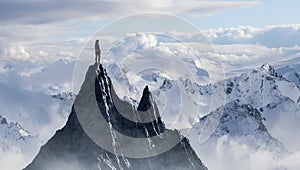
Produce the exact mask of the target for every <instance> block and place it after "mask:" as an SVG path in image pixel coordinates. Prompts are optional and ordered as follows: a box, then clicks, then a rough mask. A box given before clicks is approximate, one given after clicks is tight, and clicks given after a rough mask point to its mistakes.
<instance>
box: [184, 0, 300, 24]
mask: <svg viewBox="0 0 300 170" xmlns="http://www.w3.org/2000/svg"><path fill="white" fill-rule="evenodd" d="M259 2H260V3H259V4H258V5H257V6H254V7H250V8H238V9H231V10H226V11H223V12H220V13H216V14H215V15H212V16H209V17H199V18H193V17H189V18H190V19H189V20H190V21H191V22H192V23H195V24H196V25H197V26H198V27H199V28H200V29H209V28H217V27H236V26H239V25H246V26H253V27H263V26H268V25H282V24H299V23H300V18H299V15H300V12H299V6H300V1H288V2H287V1H283V0H265V1H259Z"/></svg>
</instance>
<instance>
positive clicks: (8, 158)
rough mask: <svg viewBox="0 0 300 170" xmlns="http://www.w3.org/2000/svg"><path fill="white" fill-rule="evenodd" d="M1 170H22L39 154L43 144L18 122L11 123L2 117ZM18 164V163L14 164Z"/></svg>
mask: <svg viewBox="0 0 300 170" xmlns="http://www.w3.org/2000/svg"><path fill="white" fill-rule="evenodd" d="M0 139H1V140H0V169H21V168H24V167H25V166H26V165H27V164H28V162H30V161H32V159H33V157H34V156H35V155H36V154H37V152H38V149H39V148H38V147H36V146H40V145H41V142H40V141H39V139H38V136H32V135H30V133H28V132H27V131H26V130H25V129H23V128H22V126H21V125H20V124H19V123H18V122H9V121H7V119H6V118H5V117H3V116H1V115H0ZM13 161H14V162H17V163H13Z"/></svg>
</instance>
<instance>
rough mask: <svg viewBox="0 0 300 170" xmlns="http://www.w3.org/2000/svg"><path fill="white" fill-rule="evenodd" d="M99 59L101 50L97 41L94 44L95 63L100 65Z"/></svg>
mask: <svg viewBox="0 0 300 170" xmlns="http://www.w3.org/2000/svg"><path fill="white" fill-rule="evenodd" d="M100 57H101V50H100V45H99V40H96V42H95V62H96V63H100Z"/></svg>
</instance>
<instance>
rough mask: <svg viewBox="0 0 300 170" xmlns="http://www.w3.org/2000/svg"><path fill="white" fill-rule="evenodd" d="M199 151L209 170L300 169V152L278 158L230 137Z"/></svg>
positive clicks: (224, 137) (200, 147) (205, 146)
mask: <svg viewBox="0 0 300 170" xmlns="http://www.w3.org/2000/svg"><path fill="white" fill-rule="evenodd" d="M196 147H197V151H198V155H199V157H200V158H201V159H202V161H203V162H204V164H205V165H206V166H207V167H208V169H215V170H221V169H222V170H231V169H245V168H246V167H247V169H250V170H252V169H253V170H254V169H255V170H274V169H288V170H297V169H299V167H300V163H299V159H300V151H298V152H295V153H291V154H286V155H282V156H277V155H275V154H274V153H272V152H271V151H267V150H262V149H258V150H256V149H254V148H251V147H249V146H248V145H245V144H243V143H242V142H240V140H239V139H234V138H230V137H228V136H223V137H220V138H219V139H218V140H217V142H216V144H205V145H198V146H196Z"/></svg>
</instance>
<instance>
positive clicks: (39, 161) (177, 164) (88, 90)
mask: <svg viewBox="0 0 300 170" xmlns="http://www.w3.org/2000/svg"><path fill="white" fill-rule="evenodd" d="M95 70H97V73H98V75H96V73H95ZM92 84H93V85H92ZM95 92H96V93H95ZM95 100H96V101H97V102H96V103H95V104H96V105H97V106H98V108H99V109H98V110H97V112H94V111H93V110H92V108H90V106H91V105H92V104H93V102H91V101H95ZM81 102H82V103H83V104H84V105H85V107H84V108H83V110H85V112H84V114H85V115H86V114H89V113H94V114H96V115H98V116H99V117H102V116H103V117H104V119H105V121H106V122H105V124H108V125H110V126H109V127H113V129H115V130H114V132H113V130H112V129H111V131H109V132H106V133H108V134H109V135H110V138H104V136H105V135H106V134H102V135H103V136H102V137H101V136H98V137H99V139H100V140H102V142H108V143H110V145H111V147H113V148H115V147H117V146H119V145H120V143H121V142H122V141H120V140H121V139H120V138H118V136H115V134H116V133H117V132H118V133H122V134H125V135H127V136H131V137H132V138H145V139H148V140H147V141H149V143H147V146H145V148H136V149H137V150H136V151H135V150H134V149H133V150H131V151H132V152H139V151H138V150H141V151H143V150H149V153H151V151H152V150H154V149H155V148H156V146H159V143H155V141H152V138H150V137H151V136H157V135H158V136H160V135H163V133H164V132H166V131H168V132H170V134H173V135H174V136H173V137H175V138H174V139H182V140H181V141H180V142H179V143H178V144H177V145H176V146H174V147H172V148H170V150H168V151H166V152H164V153H161V154H156V156H151V157H144V158H138V157H136V158H126V157H125V156H121V155H117V154H114V153H116V152H113V153H112V152H108V151H106V150H104V149H103V148H101V147H100V146H99V145H97V144H96V143H95V141H93V140H92V139H91V136H88V134H87V133H89V132H87V131H85V130H86V129H85V130H84V128H83V127H82V121H81V123H80V120H81V116H82V113H80V114H78V113H76V112H79V111H82V110H80V108H79V109H78V107H76V104H80V103H81ZM74 103H75V105H74V106H73V109H72V112H71V114H70V116H69V119H68V122H67V124H66V125H65V127H64V128H63V129H61V130H59V131H57V132H56V134H55V135H54V136H53V137H52V138H51V139H50V140H49V141H48V142H47V144H46V145H44V146H43V147H42V148H41V150H40V152H39V154H38V155H37V156H36V158H35V159H34V160H33V162H32V163H31V164H30V165H29V166H28V167H27V168H25V169H26V170H35V169H37V170H44V169H89V170H90V169H145V170H146V169H147V170H148V169H172V170H173V169H175V170H176V169H178V170H179V169H206V168H205V166H204V165H203V164H202V162H201V160H200V159H199V158H198V157H197V156H196V154H195V152H194V151H193V149H192V148H191V146H190V144H189V142H188V140H187V139H186V138H184V137H182V136H180V135H179V133H178V131H176V130H175V131H170V130H168V129H166V128H165V127H164V124H163V122H162V120H161V119H160V117H159V115H157V112H156V111H157V108H156V106H155V103H154V101H153V99H152V95H151V93H150V92H149V89H148V88H147V87H146V88H145V89H144V92H143V96H142V98H141V102H140V104H139V106H138V111H136V110H134V109H133V108H132V106H131V105H130V104H129V103H127V102H123V101H121V100H120V99H118V97H117V96H116V95H115V92H114V88H113V86H112V84H111V81H110V78H109V77H108V76H107V74H106V71H105V70H104V69H103V68H102V66H101V65H100V66H99V67H98V68H97V65H92V66H90V67H89V70H88V72H87V74H86V78H85V81H84V83H83V85H82V87H81V90H80V92H79V94H78V96H77V98H76V100H75V102H74ZM129 108H130V109H129ZM99 110H100V111H99ZM144 110H146V112H144ZM124 111H127V112H126V113H125V115H127V116H132V115H137V114H138V115H137V116H138V118H140V121H141V122H143V121H144V123H137V122H133V121H131V120H130V119H128V118H125V117H124V115H121V114H120V112H121V113H123V112H124ZM143 114H144V115H143ZM78 116H79V117H78ZM98 116H96V117H98ZM99 117H98V118H99ZM153 117H154V118H155V119H153V121H152V122H148V121H146V120H147V119H149V118H153ZM91 124H93V123H91ZM98 125H99V126H102V125H101V124H96V126H98ZM98 130H99V131H101V130H103V129H98ZM161 137H162V139H163V137H164V136H161ZM129 142H130V141H129ZM152 142H154V145H151V146H149V147H148V145H149V144H151V143H152ZM117 143H119V145H117ZM121 144H122V143H121ZM126 147H127V146H126ZM128 147H130V143H128ZM114 151H115V150H114Z"/></svg>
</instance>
